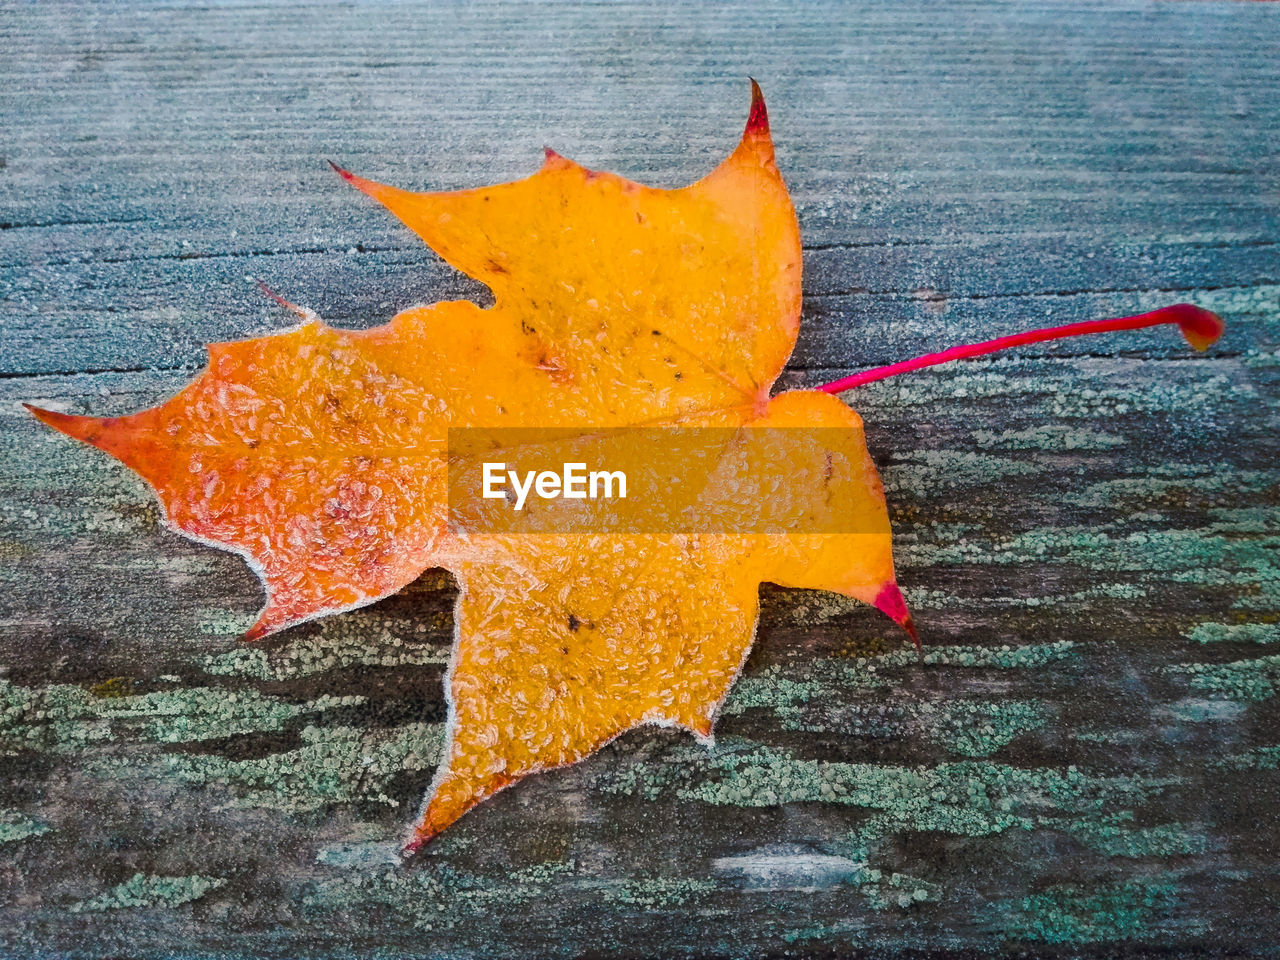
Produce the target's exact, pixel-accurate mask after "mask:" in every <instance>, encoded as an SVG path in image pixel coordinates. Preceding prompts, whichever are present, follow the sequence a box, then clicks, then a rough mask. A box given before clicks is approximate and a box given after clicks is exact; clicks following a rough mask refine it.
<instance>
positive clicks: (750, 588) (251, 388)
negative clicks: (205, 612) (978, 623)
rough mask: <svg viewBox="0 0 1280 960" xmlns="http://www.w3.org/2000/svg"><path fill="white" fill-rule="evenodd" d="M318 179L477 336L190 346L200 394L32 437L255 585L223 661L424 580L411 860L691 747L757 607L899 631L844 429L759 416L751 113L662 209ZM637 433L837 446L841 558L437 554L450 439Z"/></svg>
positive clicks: (758, 479)
mask: <svg viewBox="0 0 1280 960" xmlns="http://www.w3.org/2000/svg"><path fill="white" fill-rule="evenodd" d="M340 172H341V173H342V175H343V176H344V177H345V178H346V179H347V180H348V181H349V182H351V183H352V184H354V185H355V186H356V187H358V188H359V189H360V190H362V191H364V192H365V193H367V194H369V195H370V196H372V197H374V198H376V199H377V200H379V201H380V202H382V203H383V204H384V205H385V206H386V207H387V208H388V209H390V210H391V211H392V212H393V213H394V214H396V216H398V217H399V218H400V219H401V220H403V221H404V222H405V224H406V225H408V226H409V227H410V228H411V229H412V230H414V231H415V232H416V233H418V234H419V236H421V237H422V238H423V239H424V240H425V241H426V242H427V243H428V244H429V245H430V246H431V247H432V249H434V250H435V251H436V252H437V253H439V254H440V256H441V257H443V258H444V259H445V260H446V261H447V262H448V263H449V264H451V265H452V266H454V267H456V268H457V269H459V270H461V271H463V272H464V273H467V274H469V275H470V276H472V277H475V278H477V279H479V280H481V281H483V282H485V283H486V284H488V285H489V287H490V288H491V289H492V291H493V294H494V299H495V303H494V306H493V307H492V308H490V309H481V308H480V307H478V306H476V305H475V304H473V303H471V302H468V301H456V302H447V303H436V304H433V305H431V306H427V307H415V308H412V309H409V310H406V311H404V312H403V313H401V314H399V315H398V316H396V317H395V318H394V319H393V320H392V321H391V322H390V323H389V324H387V325H385V326H383V327H378V328H375V329H372V330H368V331H363V332H356V331H346V330H335V329H332V328H330V327H327V326H325V325H324V324H323V323H321V322H320V321H319V320H318V319H315V318H310V319H308V320H307V321H306V322H304V323H303V324H302V325H300V326H299V327H297V328H296V329H293V330H290V331H288V332H285V333H280V334H277V335H274V336H268V337H263V338H260V339H255V340H248V341H242V342H235V343H220V344H213V345H211V346H210V347H209V365H208V369H207V370H206V371H205V372H204V373H203V374H201V376H200V377H198V378H197V379H196V380H195V382H193V383H192V384H191V385H189V386H188V387H187V388H186V389H185V390H183V391H182V392H181V393H179V394H178V395H177V396H175V397H174V398H173V399H171V400H169V401H168V402H167V403H165V404H162V405H161V406H159V407H155V408H153V409H150V410H145V411H142V412H140V413H136V414H132V415H129V416H124V417H115V418H105V419H99V418H93V417H77V416H69V415H66V414H61V413H54V412H50V411H42V410H35V411H33V412H35V414H36V416H38V417H39V418H40V419H41V420H43V421H44V422H45V423H47V424H48V425H50V426H52V427H54V428H56V429H58V430H61V431H63V432H64V433H67V434H70V435H71V436H73V437H76V438H78V439H80V440H83V441H85V442H87V443H91V444H93V445H94V446H96V447H99V448H100V449H102V450H105V451H106V452H108V453H110V454H112V455H113V456H115V457H117V458H118V459H119V460H121V461H122V462H124V463H125V464H126V465H128V466H129V467H131V468H132V469H133V470H135V471H137V472H138V473H139V474H140V475H141V476H142V477H143V478H144V479H145V480H146V481H147V482H148V483H150V484H151V486H152V487H154V488H155V490H156V492H157V494H158V496H159V498H160V502H161V504H162V506H163V508H164V512H165V516H166V519H167V522H168V524H169V526H170V527H172V528H173V529H175V530H177V531H179V532H181V533H183V534H186V535H188V536H190V537H193V538H195V539H198V540H200V541H202V542H207V543H210V544H213V545H216V546H220V547H223V548H226V549H230V550H233V551H235V552H237V553H240V554H241V555H242V556H244V557H245V558H246V560H248V561H249V563H250V564H252V566H253V567H254V569H255V570H256V571H257V572H258V573H259V575H260V576H261V577H262V579H263V582H264V584H265V586H266V589H267V594H268V602H267V605H266V608H265V609H264V610H263V611H262V614H261V615H260V617H259V618H258V620H257V622H256V623H255V624H254V625H253V627H252V628H250V630H249V632H248V633H247V634H246V637H245V638H246V639H255V638H258V637H262V636H264V635H266V634H268V633H271V632H273V631H275V630H280V629H283V628H285V627H288V626H291V625H293V624H297V623H300V622H302V621H304V620H308V619H311V618H314V617H318V616H323V615H327V614H331V613H336V612H339V611H342V610H349V609H351V608H353V607H356V606H359V605H361V604H366V603H370V602H372V601H374V600H377V599H379V598H381V597H385V596H387V595H388V594H391V593H393V592H394V591H396V590H398V589H400V588H401V587H403V586H404V585H405V584H407V583H409V582H411V581H412V580H414V579H415V578H416V577H418V576H419V574H421V573H422V572H423V571H424V570H425V569H428V568H430V567H437V566H440V567H445V568H447V569H449V570H451V571H452V572H453V573H454V575H455V576H456V577H457V580H458V584H459V593H460V595H459V598H458V606H457V611H456V630H457V635H456V643H455V650H454V655H453V661H452V664H451V666H450V668H449V671H448V675H447V679H446V687H447V695H448V699H449V705H450V723H449V743H448V746H447V750H446V754H445V760H444V761H443V763H442V764H441V767H440V770H439V772H438V774H437V776H436V780H435V784H434V787H433V789H432V792H431V796H430V799H429V801H428V803H427V806H426V810H425V813H424V814H423V818H422V822H421V824H420V825H419V826H418V828H417V830H416V833H415V838H414V841H413V843H412V844H411V846H412V845H414V844H419V843H421V842H423V841H425V840H426V839H428V838H430V837H431V836H433V835H434V834H436V833H438V832H439V831H440V830H442V829H444V828H445V827H446V826H448V825H449V824H450V823H452V822H453V821H454V820H456V819H457V818H458V817H459V816H461V815H462V814H463V813H464V812H465V811H466V810H468V809H469V808H470V807H471V806H473V805H474V804H476V803H477V802H479V801H480V800H482V799H484V798H485V797H487V796H490V795H491V794H493V793H494V792H496V791H497V790H499V789H501V788H502V787H504V786H507V785H509V784H511V783H513V782H514V781H516V780H519V779H520V778H521V777H523V776H526V775H528V774H530V773H533V772H535V771H539V770H544V769H548V768H551V767H556V766H561V765H563V764H567V763H572V762H574V761H576V760H578V759H581V758H582V757H583V756H585V755H587V754H589V753H591V752H592V751H594V750H596V749H598V748H599V747H600V746H601V745H603V744H604V743H605V742H606V741H608V740H610V739H612V738H613V737H616V736H617V735H618V734H620V733H622V732H623V731H625V730H627V729H630V728H632V727H634V726H636V725H638V724H642V723H663V724H674V725H678V726H682V727H685V728H687V729H689V730H691V731H693V732H694V733H695V734H697V735H699V736H701V737H710V735H711V730H712V724H713V721H714V717H715V713H716V710H717V708H718V707H719V705H720V703H721V702H722V701H723V699H724V697H725V695H726V693H727V692H728V689H729V686H730V685H731V684H732V682H733V679H734V677H735V676H736V675H737V673H738V671H739V669H740V667H741V665H742V663H743V661H744V660H745V658H746V655H747V652H748V651H749V649H750V647H751V643H752V639H753V635H754V630H755V623H756V619H757V594H758V589H759V585H760V583H761V582H762V581H765V580H768V581H772V582H775V583H779V584H783V585H789V586H797V587H810V588H820V589H825V590H834V591H837V592H840V593H843V594H846V595H848V596H851V597H856V598H858V599H860V600H864V601H866V602H868V603H872V604H875V605H876V606H878V607H880V608H881V609H882V610H884V611H885V612H886V613H888V614H889V615H890V616H891V617H893V618H894V619H895V620H897V621H898V622H899V623H901V624H902V625H903V626H905V627H906V628H907V629H908V630H911V629H912V627H911V619H910V616H909V614H908V613H907V610H906V607H905V605H904V603H903V601H902V596H901V594H900V593H899V591H898V588H897V586H896V584H895V581H894V572H893V561H892V556H891V551H890V529H889V520H888V515H887V512H886V509H885V503H884V496H883V494H882V492H881V487H880V482H879V479H878V477H877V475H876V472H875V467H874V466H873V464H872V463H871V460H870V458H869V456H868V454H867V451H866V446H865V443H864V441H863V439H862V430H861V421H860V419H859V417H858V415H857V414H856V413H854V412H853V411H851V410H850V409H848V408H847V407H846V406H844V405H843V404H842V403H840V402H839V401H838V400H836V399H835V398H833V397H830V396H827V395H825V394H822V393H817V392H793V393H785V394H782V395H780V396H776V397H772V398H771V397H770V390H771V387H772V385H773V382H774V380H775V378H776V377H777V375H778V373H779V372H780V371H781V370H782V368H783V366H784V364H785V363H786V360H787V357H788V355H789V354H790V352H791V349H792V346H793V344H794V343H795V338H796V333H797V330H798V327H799V322H800V269H801V251H800V232H799V226H798V224H797V222H796V216H795V212H794V210H793V208H792V206H791V202H790V199H789V197H788V195H787V191H786V187H785V186H784V184H783V182H782V178H781V176H780V175H779V173H778V170H777V167H776V166H775V164H774V152H773V145H772V142H771V140H770V136H769V127H768V120H767V116H766V112H765V106H764V101H763V98H762V97H761V95H760V91H759V88H758V87H756V86H755V85H754V83H753V85H752V105H751V112H750V116H749V119H748V122H747V126H746V130H745V132H744V134H743V137H742V140H741V142H740V144H739V145H738V147H737V149H736V150H735V151H734V152H733V154H732V155H731V156H730V157H729V158H728V159H727V160H725V161H724V162H723V163H722V164H721V165H720V166H719V167H718V168H716V170H715V171H713V172H712V173H711V174H710V175H708V176H707V177H705V178H704V179H702V180H700V181H698V182H697V183H695V184H693V185H691V186H689V187H686V188H683V189H679V190H658V189H653V188H650V187H644V186H641V185H639V184H636V183H632V182H630V181H628V180H625V179H623V178H621V177H618V176H614V175H613V174H608V173H600V172H596V171H592V170H587V169H585V168H583V167H581V166H579V165H577V164H575V163H573V162H571V161H569V160H566V159H565V158H563V157H561V156H559V155H557V154H555V153H554V152H551V151H548V152H547V157H546V162H545V163H544V165H543V167H542V169H541V170H539V171H538V172H537V173H536V174H534V175H533V176H531V177H529V178H527V179H525V180H521V181H518V182H515V183H508V184H503V185H500V186H495V187H486V188H481V189H476V190H464V191H460V192H455V193H409V192H406V191H403V190H398V189H396V188H394V187H388V186H384V185H382V184H377V183H373V182H371V181H368V180H364V179H361V178H359V177H356V176H354V175H352V174H350V173H347V172H345V171H340ZM663 424H672V425H675V424H678V425H680V426H682V427H683V426H689V425H705V426H714V427H742V426H747V425H750V426H770V427H772V426H782V427H791V426H805V427H821V428H839V429H840V430H842V431H845V435H846V436H847V442H846V443H845V444H843V446H844V450H843V451H841V452H842V453H843V454H844V455H845V462H846V463H847V464H848V465H849V467H850V469H848V470H846V471H844V472H843V473H842V474H841V475H840V476H838V477H836V478H834V479H832V480H831V482H832V483H837V484H838V488H837V489H836V492H837V494H838V499H839V503H840V504H841V505H842V507H841V509H842V510H844V511H847V513H846V516H847V517H848V518H850V523H851V525H850V526H848V527H845V529H856V530H858V531H861V532H858V533H848V534H808V535H796V536H788V535H782V534H776V535H764V534H757V535H736V536H735V535H731V534H718V533H715V534H706V535H675V534H668V535H662V534H648V535H645V534H629V535H615V534H598V535H591V534H561V535H552V536H546V535H539V536H536V537H535V536H520V535H515V534H512V535H507V536H499V535H489V536H471V537H467V536H462V535H459V534H458V533H456V532H455V531H452V530H451V529H450V528H449V525H448V523H447V518H446V515H445V500H446V498H445V495H444V494H445V475H444V474H445V470H444V460H443V455H444V447H445V442H446V431H447V430H448V429H449V428H451V427H452V428H457V427H489V428H494V427H530V426H537V427H541V426H549V425H555V426H557V427H590V428H602V427H621V426H634V425H644V426H647V427H653V426H657V425H663ZM757 466H760V465H753V464H752V463H750V462H749V461H748V462H746V463H745V464H744V473H743V477H744V478H751V479H753V480H754V482H755V483H756V484H757V488H756V490H755V491H754V493H753V495H757V496H758V495H763V494H768V495H771V496H772V497H773V500H774V502H775V504H776V502H777V501H779V500H785V499H787V498H793V499H795V500H796V501H797V502H799V503H800V504H801V506H803V505H804V502H805V501H806V500H810V499H822V498H825V497H827V496H828V492H827V491H826V490H823V489H821V487H822V485H821V484H817V485H811V486H810V485H805V484H800V483H793V482H790V481H791V479H792V477H791V474H784V475H782V477H781V479H783V480H784V481H786V482H785V483H783V484H781V485H779V484H778V483H777V482H776V481H777V480H778V479H779V471H780V470H781V469H783V465H782V464H779V463H777V462H774V463H773V464H771V465H766V466H771V469H772V472H773V473H772V477H770V475H769V473H768V472H767V470H765V469H764V467H763V466H761V467H760V469H756V467H757ZM793 468H794V469H799V468H800V465H799V464H794V465H793ZM771 479H772V481H773V482H770V480H771ZM783 489H785V490H786V491H788V492H787V493H785V494H783V493H782V490H783ZM746 502H750V500H749V498H748V499H747V500H746Z"/></svg>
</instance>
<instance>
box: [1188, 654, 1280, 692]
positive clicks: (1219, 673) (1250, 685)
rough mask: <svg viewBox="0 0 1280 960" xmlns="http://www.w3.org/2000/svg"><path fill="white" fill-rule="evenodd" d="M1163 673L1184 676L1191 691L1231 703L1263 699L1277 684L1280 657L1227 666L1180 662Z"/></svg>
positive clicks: (1261, 658)
mask: <svg viewBox="0 0 1280 960" xmlns="http://www.w3.org/2000/svg"><path fill="white" fill-rule="evenodd" d="M1165 670H1166V672H1168V673H1173V674H1183V675H1185V676H1186V677H1188V679H1189V681H1190V685H1191V689H1192V690H1199V691H1202V692H1204V693H1211V694H1216V695H1218V696H1222V697H1228V698H1230V699H1232V700H1251V701H1258V700H1266V699H1268V698H1270V697H1273V696H1275V692H1276V687H1277V685H1278V684H1280V654H1272V655H1271V656H1269V657H1257V658H1255V659H1253V660H1235V661H1232V662H1231V663H1180V664H1176V665H1174V666H1170V667H1166V668H1165Z"/></svg>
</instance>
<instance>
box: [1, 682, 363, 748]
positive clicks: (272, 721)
mask: <svg viewBox="0 0 1280 960" xmlns="http://www.w3.org/2000/svg"><path fill="white" fill-rule="evenodd" d="M125 681H128V678H119V677H116V678H112V679H111V680H110V681H108V683H107V685H106V686H105V687H104V685H103V684H97V685H95V686H93V687H91V688H89V689H88V690H86V689H84V688H82V687H78V686H75V685H74V684H54V685H51V686H47V687H39V688H37V687H24V686H20V685H18V684H14V683H11V682H9V681H7V680H0V753H8V754H11V755H12V754H14V753H17V752H19V751H22V750H34V751H38V752H49V753H70V754H74V753H76V752H78V751H80V750H81V749H83V748H84V747H86V746H88V745H89V744H93V743H102V742H106V741H112V740H117V739H121V740H131V741H135V742H136V741H139V740H142V741H151V742H153V743H185V742H189V741H196V740H208V739H215V738H221V737H228V736H233V735H236V734H243V733H251V732H260V731H273V730H281V729H283V727H284V726H285V724H286V723H288V722H290V721H292V720H293V719H295V718H297V717H300V716H307V715H311V714H316V713H321V712H323V711H325V710H330V709H333V708H335V707H344V706H352V705H355V704H358V703H362V702H363V698H362V697H331V696H327V695H326V696H321V697H319V698H317V699H316V700H313V701H311V702H308V703H301V704H296V703H289V702H287V701H284V700H279V699H277V698H275V697H268V696H265V695H264V694H260V693H258V692H257V691H254V690H240V691H230V690H223V689H218V688H214V687H189V688H183V689H176V690H161V691H155V692H152V693H145V694H133V693H127V692H126V691H128V690H132V689H133V684H132V681H128V682H125Z"/></svg>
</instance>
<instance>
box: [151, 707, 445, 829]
mask: <svg viewBox="0 0 1280 960" xmlns="http://www.w3.org/2000/svg"><path fill="white" fill-rule="evenodd" d="M301 736H302V740H303V743H304V745H303V746H302V747H299V748H297V749H295V750H288V751H285V752H283V753H276V754H271V755H270V756H266V757H257V758H254V759H251V760H229V759H227V758H225V757H219V756H213V755H208V754H200V755H189V754H167V755H166V756H165V757H164V758H163V763H164V764H165V766H166V767H167V768H168V770H169V771H170V772H171V773H172V774H174V775H176V776H178V777H180V778H181V779H183V780H186V781H188V782H189V783H196V784H221V785H223V786H225V787H227V788H228V789H230V790H232V791H234V792H236V793H238V794H239V799H238V800H237V801H236V802H237V805H240V806H263V807H274V808H277V809H282V810H290V811H296V810H314V809H317V808H319V807H323V806H325V805H328V804H332V803H353V802H355V801H357V800H371V801H374V802H378V803H385V804H388V805H391V806H397V805H398V801H397V800H395V799H394V798H392V797H390V796H388V795H387V793H386V787H387V786H388V784H390V782H391V781H392V780H393V779H394V778H395V777H397V776H398V775H399V774H401V773H403V772H406V771H421V770H429V769H431V768H432V767H434V766H435V765H436V763H437V761H438V759H439V756H440V750H441V749H442V747H443V737H444V725H443V724H440V723H411V724H406V725H404V726H400V727H393V728H390V729H374V730H362V729H358V728H355V727H306V728H304V729H303V730H302V733H301ZM424 786H425V784H424Z"/></svg>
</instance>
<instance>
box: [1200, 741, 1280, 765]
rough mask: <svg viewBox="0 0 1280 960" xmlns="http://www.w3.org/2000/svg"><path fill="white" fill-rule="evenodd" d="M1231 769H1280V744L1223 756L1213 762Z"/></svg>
mask: <svg viewBox="0 0 1280 960" xmlns="http://www.w3.org/2000/svg"><path fill="white" fill-rule="evenodd" d="M1213 765H1214V766H1217V767H1226V768H1228V769H1232V770H1280V746H1274V747H1257V748H1256V749H1253V750H1249V751H1246V752H1244V753H1237V754H1235V755H1233V756H1229V757H1223V758H1222V759H1221V760H1218V761H1215V763H1214V764H1213Z"/></svg>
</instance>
